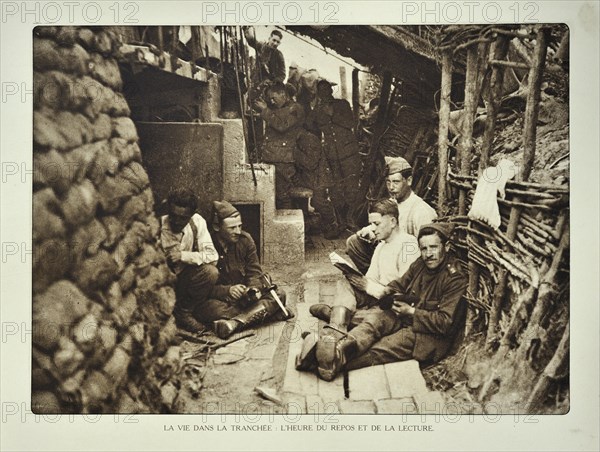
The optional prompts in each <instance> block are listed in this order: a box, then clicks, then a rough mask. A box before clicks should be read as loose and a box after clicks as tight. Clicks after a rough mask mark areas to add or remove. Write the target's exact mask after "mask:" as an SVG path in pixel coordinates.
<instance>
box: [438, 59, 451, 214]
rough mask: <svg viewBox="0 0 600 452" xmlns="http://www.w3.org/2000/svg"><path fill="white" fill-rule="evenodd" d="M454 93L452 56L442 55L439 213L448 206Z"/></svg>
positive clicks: (439, 129)
mask: <svg viewBox="0 0 600 452" xmlns="http://www.w3.org/2000/svg"><path fill="white" fill-rule="evenodd" d="M451 91H452V54H451V53H450V52H444V54H443V55H442V87H441V95H440V110H439V126H438V166H439V168H440V171H439V174H438V212H440V214H441V212H442V211H443V210H445V206H446V178H447V177H448V128H449V124H450V93H451Z"/></svg>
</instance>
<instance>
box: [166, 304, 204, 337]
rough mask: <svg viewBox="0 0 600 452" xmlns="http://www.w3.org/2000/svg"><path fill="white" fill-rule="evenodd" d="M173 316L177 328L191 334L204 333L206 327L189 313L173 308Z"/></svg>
mask: <svg viewBox="0 0 600 452" xmlns="http://www.w3.org/2000/svg"><path fill="white" fill-rule="evenodd" d="M173 316H174V317H175V324H176V325H177V327H178V328H181V329H183V330H186V331H189V332H191V333H199V332H201V331H204V330H205V329H206V327H205V326H204V324H202V323H200V322H199V321H198V320H196V318H195V317H194V315H193V314H192V312H191V311H189V310H185V309H180V308H177V307H176V308H175V309H174V310H173Z"/></svg>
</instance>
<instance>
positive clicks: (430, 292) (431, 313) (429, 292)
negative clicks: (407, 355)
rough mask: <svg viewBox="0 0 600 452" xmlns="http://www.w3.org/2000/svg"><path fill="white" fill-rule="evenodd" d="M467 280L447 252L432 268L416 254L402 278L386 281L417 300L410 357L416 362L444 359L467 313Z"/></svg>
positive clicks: (456, 261) (456, 262)
mask: <svg viewBox="0 0 600 452" xmlns="http://www.w3.org/2000/svg"><path fill="white" fill-rule="evenodd" d="M467 283H468V278H467V277H466V276H465V274H464V273H463V271H462V269H461V267H460V263H459V262H458V260H457V259H456V258H455V257H454V256H452V255H451V254H447V255H446V258H445V260H444V262H442V263H441V264H440V266H439V267H438V268H436V269H435V270H430V269H428V268H427V267H426V266H425V262H424V261H423V259H422V258H420V257H419V258H418V259H417V260H416V261H415V262H414V263H413V264H412V265H411V266H410V267H409V269H408V270H407V271H406V273H405V274H404V275H403V276H402V277H401V278H399V279H397V280H395V281H392V282H391V283H390V284H389V286H390V287H392V288H394V289H395V290H397V291H399V292H401V293H403V294H408V295H414V296H417V297H419V299H420V301H419V302H418V303H417V304H416V305H415V308H416V309H415V314H414V316H413V319H412V330H413V332H414V333H415V347H414V351H413V357H414V358H415V359H416V360H417V361H433V362H437V361H439V360H441V359H443V358H444V357H446V356H447V354H448V352H449V351H450V349H451V347H452V345H453V344H454V341H455V340H456V338H457V337H458V336H459V335H460V334H461V333H462V330H463V328H464V325H465V320H466V315H467V302H466V300H465V299H464V298H463V296H464V294H465V292H466V290H467Z"/></svg>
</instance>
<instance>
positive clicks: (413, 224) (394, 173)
mask: <svg viewBox="0 0 600 452" xmlns="http://www.w3.org/2000/svg"><path fill="white" fill-rule="evenodd" d="M385 162H386V167H387V176H386V185H387V189H388V192H389V194H390V195H391V197H392V198H393V199H395V200H396V202H397V203H398V226H399V228H400V231H402V232H406V233H408V234H410V235H412V236H415V237H416V236H417V234H418V233H419V229H420V228H421V227H422V226H424V225H426V224H429V223H431V222H432V221H433V220H434V219H435V218H437V214H436V212H435V210H434V209H433V208H432V207H431V206H430V205H429V204H427V203H426V202H425V201H423V199H421V198H420V197H419V196H418V195H416V194H415V193H414V192H413V191H412V188H411V184H412V167H411V166H410V164H409V163H408V162H407V161H406V160H405V159H403V158H402V157H386V158H385ZM376 246H377V240H376V239H375V237H374V236H373V234H372V233H371V229H370V226H367V227H365V228H363V229H361V230H360V231H358V232H357V233H356V234H353V235H351V236H350V237H349V238H348V240H347V241H346V254H348V256H349V257H350V259H352V261H353V262H354V264H356V267H357V268H358V269H359V270H360V271H361V272H362V273H365V272H366V271H367V269H368V267H369V265H370V264H371V258H372V257H373V252H374V251H375V247H376Z"/></svg>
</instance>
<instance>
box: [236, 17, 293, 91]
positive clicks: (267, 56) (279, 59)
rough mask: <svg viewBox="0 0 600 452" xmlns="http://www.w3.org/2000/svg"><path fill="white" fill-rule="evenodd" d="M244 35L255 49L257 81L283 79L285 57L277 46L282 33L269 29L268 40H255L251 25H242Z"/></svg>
mask: <svg viewBox="0 0 600 452" xmlns="http://www.w3.org/2000/svg"><path fill="white" fill-rule="evenodd" d="M242 29H243V30H244V36H245V37H246V39H247V40H248V44H250V45H251V46H252V47H253V48H254V50H256V62H257V66H258V69H259V73H258V77H259V79H258V82H259V83H260V82H263V81H265V80H270V81H271V82H275V81H279V82H282V83H283V81H284V80H285V58H284V57H283V53H281V51H280V50H279V49H277V47H279V44H281V40H282V39H283V34H281V32H280V31H279V30H273V31H271V35H270V36H269V40H268V41H266V42H261V41H257V40H256V35H255V34H254V28H253V27H242Z"/></svg>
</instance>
